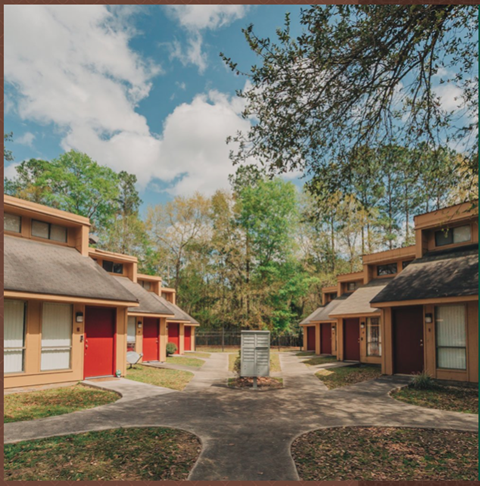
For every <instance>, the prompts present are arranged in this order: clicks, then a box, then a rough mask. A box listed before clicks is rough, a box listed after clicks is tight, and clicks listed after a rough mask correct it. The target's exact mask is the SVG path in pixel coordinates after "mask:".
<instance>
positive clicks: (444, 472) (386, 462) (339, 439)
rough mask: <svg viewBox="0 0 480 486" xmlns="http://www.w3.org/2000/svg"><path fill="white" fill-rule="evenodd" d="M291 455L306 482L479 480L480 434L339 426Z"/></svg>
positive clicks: (305, 439)
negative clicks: (479, 451)
mask: <svg viewBox="0 0 480 486" xmlns="http://www.w3.org/2000/svg"><path fill="white" fill-rule="evenodd" d="M292 455H293V458H294V460H295V464H296V466H297V469H298V473H299V475H300V478H301V480H303V481H334V480H335V481H362V480H375V481H399V480H404V481H412V480H432V481H433V480H435V481H442V480H443V481H445V480H461V481H475V480H477V479H478V434H476V433H473V432H459V431H454V430H432V429H409V428H394V427H341V428H332V429H321V430H316V431H314V432H310V433H307V434H305V435H302V436H301V437H299V438H298V439H296V440H295V441H294V443H293V444H292Z"/></svg>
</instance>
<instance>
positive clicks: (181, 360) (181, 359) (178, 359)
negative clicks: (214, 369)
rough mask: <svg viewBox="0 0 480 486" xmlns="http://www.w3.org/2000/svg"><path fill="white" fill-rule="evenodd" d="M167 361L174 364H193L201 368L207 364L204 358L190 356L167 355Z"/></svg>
mask: <svg viewBox="0 0 480 486" xmlns="http://www.w3.org/2000/svg"><path fill="white" fill-rule="evenodd" d="M167 363H169V364H173V365H181V366H192V367H194V368H200V367H202V366H203V365H204V364H205V361H203V359H198V358H189V357H186V356H175V357H174V356H172V357H170V356H169V357H167Z"/></svg>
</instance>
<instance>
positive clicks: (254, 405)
mask: <svg viewBox="0 0 480 486" xmlns="http://www.w3.org/2000/svg"><path fill="white" fill-rule="evenodd" d="M280 362H281V366H282V370H283V372H282V375H283V379H284V385H285V388H283V389H279V390H272V391H261V392H255V391H253V390H237V389H231V388H227V387H226V386H225V383H226V379H227V378H228V377H229V376H231V373H229V372H228V355H227V354H226V353H225V354H224V353H212V355H211V358H209V359H207V360H206V363H205V365H204V366H203V368H202V369H200V370H197V371H195V372H194V377H193V378H192V381H191V382H190V383H189V385H188V386H187V388H186V389H185V390H184V391H183V392H172V391H169V392H168V393H164V392H163V391H162V392H161V393H157V394H155V392H154V391H153V390H151V387H149V386H147V387H139V386H138V383H136V382H132V383H135V385H131V384H129V383H128V382H129V380H118V381H115V382H111V383H112V386H115V387H116V388H117V391H120V390H119V387H120V386H122V387H123V393H124V398H122V399H120V400H119V401H117V402H115V403H113V404H109V405H104V406H101V407H98V408H95V409H92V410H85V411H80V412H74V413H71V414H68V415H63V416H57V417H50V418H46V419H41V420H35V421H33V422H18V423H11V424H5V429H4V430H5V442H16V441H20V440H26V439H34V438H39V437H47V436H52V435H64V434H69V433H80V432H85V431H88V430H102V429H109V428H114V427H135V426H142V427H144V426H167V427H176V428H181V429H184V430H188V431H190V432H192V433H194V434H196V435H197V436H199V437H200V439H201V441H202V445H203V447H202V452H201V455H200V458H199V460H198V461H197V463H196V465H195V467H194V468H193V470H192V472H191V474H190V477H189V479H191V480H204V481H214V480H298V479H299V478H298V474H297V471H296V468H295V464H294V462H293V459H292V457H291V455H290V446H291V443H292V441H293V440H294V439H295V438H296V437H297V436H298V435H300V434H303V433H305V432H308V431H310V430H315V429H320V428H327V427H335V426H342V425H377V426H407V427H427V428H437V427H440V428H445V429H447V428H450V429H459V430H471V431H477V425H478V417H477V416H474V415H468V414H461V413H456V412H443V411H438V410H430V409H426V408H420V407H415V406H412V405H408V404H405V403H402V402H399V401H397V400H394V399H392V398H390V396H389V395H388V393H389V392H390V391H391V390H392V389H394V388H396V387H398V386H402V385H404V384H406V383H407V382H408V379H407V378H405V377H382V378H379V379H377V380H374V381H370V382H367V383H360V384H356V385H353V386H350V387H345V388H342V389H338V390H332V391H328V390H327V389H326V387H325V386H324V385H323V384H322V383H321V382H320V381H319V380H318V379H317V378H316V377H315V376H314V372H315V371H316V369H312V368H309V367H307V366H306V365H304V364H302V362H301V360H300V359H299V358H298V357H297V356H295V353H281V354H280ZM125 382H127V383H125ZM108 383H110V382H100V383H98V386H102V387H107V386H108V385H107V384H108ZM114 383H116V384H114ZM129 386H131V390H130V389H128V387H129ZM134 388H135V389H134ZM161 390H164V389H161ZM120 393H122V391H120ZM130 393H135V397H136V398H135V399H129V398H128V395H129V394H130Z"/></svg>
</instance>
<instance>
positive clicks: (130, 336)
mask: <svg viewBox="0 0 480 486" xmlns="http://www.w3.org/2000/svg"><path fill="white" fill-rule="evenodd" d="M135 341H136V332H135V317H132V316H130V317H129V318H128V326H127V350H128V351H134V350H135Z"/></svg>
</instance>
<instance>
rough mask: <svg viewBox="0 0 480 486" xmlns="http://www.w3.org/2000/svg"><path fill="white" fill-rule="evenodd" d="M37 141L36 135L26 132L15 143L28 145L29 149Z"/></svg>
mask: <svg viewBox="0 0 480 486" xmlns="http://www.w3.org/2000/svg"><path fill="white" fill-rule="evenodd" d="M34 140H35V135H34V134H33V133H31V132H25V133H24V134H23V135H20V137H17V138H15V139H14V140H13V141H14V142H15V143H19V144H20V145H27V146H28V147H32V146H33V145H32V144H33V141H34Z"/></svg>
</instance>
